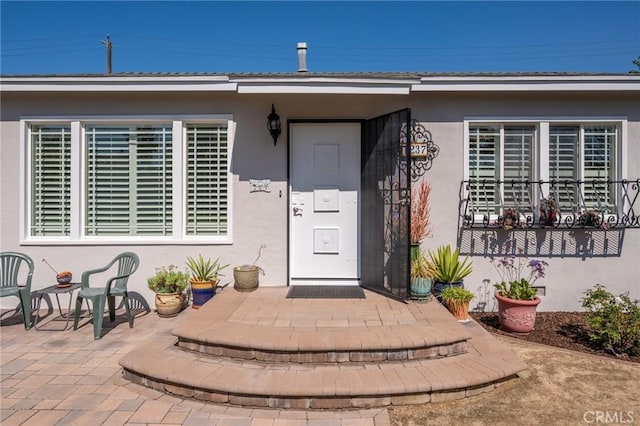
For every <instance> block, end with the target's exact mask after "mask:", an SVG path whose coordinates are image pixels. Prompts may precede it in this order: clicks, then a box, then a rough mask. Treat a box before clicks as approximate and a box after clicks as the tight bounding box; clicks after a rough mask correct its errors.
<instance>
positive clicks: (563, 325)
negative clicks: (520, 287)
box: [470, 312, 640, 363]
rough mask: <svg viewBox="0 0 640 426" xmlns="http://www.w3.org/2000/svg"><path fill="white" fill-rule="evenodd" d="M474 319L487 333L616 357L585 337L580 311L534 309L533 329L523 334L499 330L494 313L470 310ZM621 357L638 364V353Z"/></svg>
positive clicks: (584, 327) (584, 323) (639, 359)
mask: <svg viewBox="0 0 640 426" xmlns="http://www.w3.org/2000/svg"><path fill="white" fill-rule="evenodd" d="M470 315H471V317H472V318H474V319H475V320H476V321H477V322H478V323H479V324H480V325H482V326H483V327H484V328H485V329H487V330H488V331H489V332H491V333H494V334H500V335H503V336H511V337H516V338H518V339H522V340H527V341H529V342H536V343H542V344H545V345H550V346H556V347H559V348H563V349H571V350H573V351H578V352H584V353H588V354H592V355H600V356H607V357H611V358H618V357H617V356H616V355H614V354H613V353H612V352H606V351H605V350H604V349H603V348H602V347H600V346H598V345H597V344H596V343H593V342H591V340H590V339H589V327H588V326H587V324H586V322H585V318H586V314H585V313H584V312H538V313H537V315H536V325H535V330H533V331H532V332H531V333H529V334H526V335H517V334H513V333H509V332H506V331H503V330H502V329H501V328H500V320H499V319H498V314H497V313H496V312H471V313H470ZM621 356H623V359H627V360H628V361H634V362H638V363H640V353H636V354H632V355H631V356H629V355H628V354H621Z"/></svg>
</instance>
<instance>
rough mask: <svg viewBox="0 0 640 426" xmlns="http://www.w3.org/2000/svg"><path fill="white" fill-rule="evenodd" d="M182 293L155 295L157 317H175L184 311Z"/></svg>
mask: <svg viewBox="0 0 640 426" xmlns="http://www.w3.org/2000/svg"><path fill="white" fill-rule="evenodd" d="M184 300H185V297H184V294H183V293H156V299H155V301H156V311H157V312H158V316H160V317H163V318H167V317H175V316H176V315H178V313H180V311H182V309H184Z"/></svg>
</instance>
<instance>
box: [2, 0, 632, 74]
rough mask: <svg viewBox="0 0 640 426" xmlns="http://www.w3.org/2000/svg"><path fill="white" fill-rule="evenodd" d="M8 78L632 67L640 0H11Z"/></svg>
mask: <svg viewBox="0 0 640 426" xmlns="http://www.w3.org/2000/svg"><path fill="white" fill-rule="evenodd" d="M0 14H1V17H0V18H1V21H0V24H1V32H0V36H1V44H0V54H1V56H0V59H1V62H0V72H1V73H2V74H66V73H102V72H105V70H106V53H105V52H106V50H105V46H104V44H102V43H101V40H105V39H106V35H107V34H110V37H111V40H112V42H113V46H114V47H113V71H114V72H220V73H226V72H294V71H296V69H297V68H296V67H297V63H296V43H297V42H299V41H305V42H307V44H308V46H309V50H308V59H307V65H308V68H309V70H310V71H316V72H366V71H374V72H383V71H398V72H399V71H417V72H500V71H504V72H509V71H514V72H516V71H517V72H526V71H559V72H574V71H575V72H623V73H626V72H628V71H630V70H632V69H636V67H635V65H633V63H632V62H633V60H634V59H636V58H637V57H638V55H640V1H625V2H613V1H602V2H597V1H589V2H578V1H569V2H555V1H537V2H518V1H501V2H484V1H474V2H463V1H449V2H436V1H420V2H401V1H358V2H338V1H331V2H309V1H285V2H268V1H261V2H248V1H235V2H222V1H181V2H172V1H161V2H157V1H125V2H120V1H91V2H79V1H68V2H57V1H45V2H35V1H6V0H2V1H1V3H0Z"/></svg>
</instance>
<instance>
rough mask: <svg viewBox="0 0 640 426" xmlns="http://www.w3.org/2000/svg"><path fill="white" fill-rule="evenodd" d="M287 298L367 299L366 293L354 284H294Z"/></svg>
mask: <svg viewBox="0 0 640 426" xmlns="http://www.w3.org/2000/svg"><path fill="white" fill-rule="evenodd" d="M287 299H365V295H364V290H362V288H361V287H358V286H354V285H292V286H290V287H289V292H288V293H287Z"/></svg>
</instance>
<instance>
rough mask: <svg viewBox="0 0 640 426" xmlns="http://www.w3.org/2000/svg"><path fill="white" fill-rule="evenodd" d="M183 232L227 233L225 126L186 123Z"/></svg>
mask: <svg viewBox="0 0 640 426" xmlns="http://www.w3.org/2000/svg"><path fill="white" fill-rule="evenodd" d="M186 134H187V141H186V142H187V158H186V183H187V185H186V188H187V192H186V197H185V198H186V234H187V235H209V236H226V235H227V233H228V227H229V217H228V216H229V206H228V195H229V177H228V172H229V152H228V141H227V126H226V125H221V124H220V125H217V124H216V125H214V124H190V125H188V126H187V132H186Z"/></svg>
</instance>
